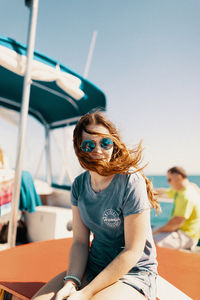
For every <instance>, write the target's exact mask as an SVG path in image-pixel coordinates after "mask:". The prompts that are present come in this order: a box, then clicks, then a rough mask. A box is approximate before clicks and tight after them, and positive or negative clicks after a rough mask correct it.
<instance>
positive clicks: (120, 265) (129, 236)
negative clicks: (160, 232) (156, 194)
mask: <svg viewBox="0 0 200 300" xmlns="http://www.w3.org/2000/svg"><path fill="white" fill-rule="evenodd" d="M149 218H150V212H149V209H147V210H145V211H143V212H142V213H139V214H136V215H129V216H127V217H125V219H124V234H125V248H124V249H123V250H122V252H121V253H120V254H119V255H118V256H117V257H116V258H115V259H114V260H113V261H112V262H111V263H110V264H109V265H108V266H107V267H106V268H105V269H104V270H103V271H102V272H100V273H99V274H98V275H97V276H96V277H95V278H94V279H93V280H92V281H91V282H90V283H89V284H88V285H87V286H86V287H85V288H83V289H82V290H81V291H79V292H77V293H76V294H74V295H72V296H71V297H70V298H69V299H70V300H74V299H77V300H78V299H90V298H91V297H92V296H93V295H94V294H96V293H97V292H99V291H101V290H102V289H104V288H106V287H107V286H110V285H111V284H113V283H115V282H117V280H118V279H119V278H120V277H122V276H123V275H124V274H126V273H127V272H128V271H129V270H130V269H131V268H132V267H133V266H134V265H135V264H136V263H137V261H138V260H139V259H140V257H141V256H142V253H143V251H144V246H145V242H146V236H147V231H148V223H149Z"/></svg>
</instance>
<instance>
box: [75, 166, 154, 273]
mask: <svg viewBox="0 0 200 300" xmlns="http://www.w3.org/2000/svg"><path fill="white" fill-rule="evenodd" d="M71 203H72V205H75V206H78V208H79V211H80V215H81V218H82V220H83V222H84V224H85V225H86V226H87V227H88V228H89V230H90V231H91V232H93V234H94V236H95V238H94V239H93V241H92V245H91V249H90V253H89V259H88V265H87V268H88V269H89V271H90V272H92V274H94V276H96V275H97V274H98V273H99V272H100V271H102V270H103V269H104V268H105V267H106V266H107V265H108V264H109V263H110V262H111V261H112V260H113V259H114V258H115V257H116V256H117V255H118V254H119V253H120V252H121V251H122V250H123V248H124V245H125V242H124V217H126V216H129V215H131V214H138V213H140V212H142V211H144V210H145V209H150V202H149V199H148V196H147V191H146V183H145V181H144V179H143V177H142V176H141V174H139V173H134V174H131V175H130V174H129V175H125V174H116V175H115V176H114V177H113V179H112V181H111V183H110V184H109V186H108V187H107V188H106V189H104V190H103V191H101V192H94V191H93V189H92V188H91V183H90V173H89V172H88V171H86V172H84V173H82V174H81V175H79V176H78V177H76V179H75V181H74V183H73V185H72V193H71ZM137 269H140V270H148V271H152V272H154V273H157V261H156V250H155V245H154V242H153V237H152V231H151V226H150V220H149V230H148V234H147V239H146V245H145V248H144V252H143V255H142V257H141V258H140V259H139V261H138V262H137V264H136V265H135V266H133V268H132V269H131V270H130V271H129V273H131V271H134V270H137Z"/></svg>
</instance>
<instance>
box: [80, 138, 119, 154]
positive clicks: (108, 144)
mask: <svg viewBox="0 0 200 300" xmlns="http://www.w3.org/2000/svg"><path fill="white" fill-rule="evenodd" d="M99 144H100V146H101V148H102V149H104V150H109V149H111V148H112V147H113V141H112V140H111V139H110V138H106V137H105V138H102V139H101V140H100V143H99ZM96 145H97V142H95V141H93V140H85V141H83V142H82V143H81V150H82V151H84V152H92V151H93V150H94V149H95V148H96Z"/></svg>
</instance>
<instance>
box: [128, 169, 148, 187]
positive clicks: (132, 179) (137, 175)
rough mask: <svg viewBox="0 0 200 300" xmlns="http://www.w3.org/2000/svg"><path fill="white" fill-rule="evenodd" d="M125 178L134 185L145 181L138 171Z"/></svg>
mask: <svg viewBox="0 0 200 300" xmlns="http://www.w3.org/2000/svg"><path fill="white" fill-rule="evenodd" d="M125 178H126V180H127V181H128V182H130V183H132V184H133V183H138V182H144V181H145V180H144V178H143V176H142V174H141V173H140V172H138V171H136V172H133V173H131V172H130V173H129V174H125Z"/></svg>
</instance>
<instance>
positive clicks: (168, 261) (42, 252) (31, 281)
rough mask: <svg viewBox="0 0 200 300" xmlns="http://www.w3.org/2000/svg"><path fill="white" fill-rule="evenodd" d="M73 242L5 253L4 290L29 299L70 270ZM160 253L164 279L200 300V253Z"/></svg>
mask: <svg viewBox="0 0 200 300" xmlns="http://www.w3.org/2000/svg"><path fill="white" fill-rule="evenodd" d="M71 243H72V239H70V238H68V239H57V240H49V241H43V242H35V243H30V244H26V245H22V246H17V247H15V248H12V249H8V250H4V251H1V253H0V254H1V255H0V288H2V289H4V290H6V291H8V292H10V293H12V294H14V295H15V296H17V297H19V298H21V299H24V300H29V299H30V298H31V297H32V296H33V295H34V294H35V293H36V292H37V291H38V290H39V289H40V288H41V287H42V286H43V285H44V284H45V283H46V282H48V281H49V280H50V279H51V278H52V277H54V276H55V275H57V274H58V273H60V272H62V271H64V270H66V269H67V265H68V255H69V250H70V247H71ZM157 252H158V263H159V267H158V271H159V274H160V276H162V278H164V279H165V280H167V281H169V282H170V283H171V284H172V285H174V286H176V287H177V288H178V289H180V290H181V291H182V292H183V293H185V294H186V295H188V296H189V297H190V298H191V299H194V300H197V299H199V286H200V254H199V253H188V252H182V251H178V250H172V249H166V248H160V247H159V248H157ZM170 298H171V297H170ZM158 299H161V300H163V299H164V298H162V297H159V298H158ZM165 299H169V298H165ZM176 299H177V298H176ZM179 299H189V298H187V297H186V298H179Z"/></svg>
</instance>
